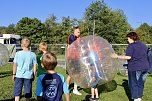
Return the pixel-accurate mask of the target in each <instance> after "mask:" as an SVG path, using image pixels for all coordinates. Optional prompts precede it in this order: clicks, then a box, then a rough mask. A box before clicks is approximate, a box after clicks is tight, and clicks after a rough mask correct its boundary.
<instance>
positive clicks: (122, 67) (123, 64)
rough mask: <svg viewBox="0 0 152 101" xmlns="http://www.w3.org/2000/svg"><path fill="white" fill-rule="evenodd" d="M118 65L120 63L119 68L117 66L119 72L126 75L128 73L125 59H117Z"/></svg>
mask: <svg viewBox="0 0 152 101" xmlns="http://www.w3.org/2000/svg"><path fill="white" fill-rule="evenodd" d="M119 65H120V66H119V68H118V71H119V73H120V74H121V75H122V76H127V75H128V69H127V66H128V63H127V60H121V59H119Z"/></svg>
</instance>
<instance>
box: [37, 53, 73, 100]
mask: <svg viewBox="0 0 152 101" xmlns="http://www.w3.org/2000/svg"><path fill="white" fill-rule="evenodd" d="M56 65H57V58H56V56H55V55H54V54H53V53H45V54H44V55H43V57H42V66H43V67H44V68H45V69H46V72H47V73H46V74H42V75H40V76H39V77H38V79H37V83H36V96H37V101H62V93H63V92H64V94H65V98H66V101H70V95H69V89H68V86H67V83H66V81H65V79H64V76H63V75H61V74H58V73H56V72H55V70H54V69H55V67H56Z"/></svg>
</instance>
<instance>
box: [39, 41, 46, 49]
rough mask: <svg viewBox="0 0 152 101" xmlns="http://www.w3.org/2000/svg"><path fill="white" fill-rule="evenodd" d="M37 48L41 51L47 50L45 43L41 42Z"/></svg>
mask: <svg viewBox="0 0 152 101" xmlns="http://www.w3.org/2000/svg"><path fill="white" fill-rule="evenodd" d="M39 47H40V48H42V49H43V50H47V44H46V43H45V42H41V43H40V44H39Z"/></svg>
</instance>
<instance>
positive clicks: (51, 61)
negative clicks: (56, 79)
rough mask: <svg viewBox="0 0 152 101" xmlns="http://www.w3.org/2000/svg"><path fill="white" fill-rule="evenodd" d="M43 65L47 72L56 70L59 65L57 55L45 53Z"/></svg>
mask: <svg viewBox="0 0 152 101" xmlns="http://www.w3.org/2000/svg"><path fill="white" fill-rule="evenodd" d="M42 64H43V66H44V68H45V69H46V70H54V68H55V67H56V65H57V58H56V55H55V54H53V53H49V52H47V53H45V54H44V56H43V57H42Z"/></svg>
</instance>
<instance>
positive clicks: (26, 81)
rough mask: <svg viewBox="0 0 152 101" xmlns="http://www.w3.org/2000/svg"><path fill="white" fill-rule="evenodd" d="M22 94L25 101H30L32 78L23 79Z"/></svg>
mask: <svg viewBox="0 0 152 101" xmlns="http://www.w3.org/2000/svg"><path fill="white" fill-rule="evenodd" d="M24 95H25V98H26V101H30V98H31V97H32V80H31V79H24Z"/></svg>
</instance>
